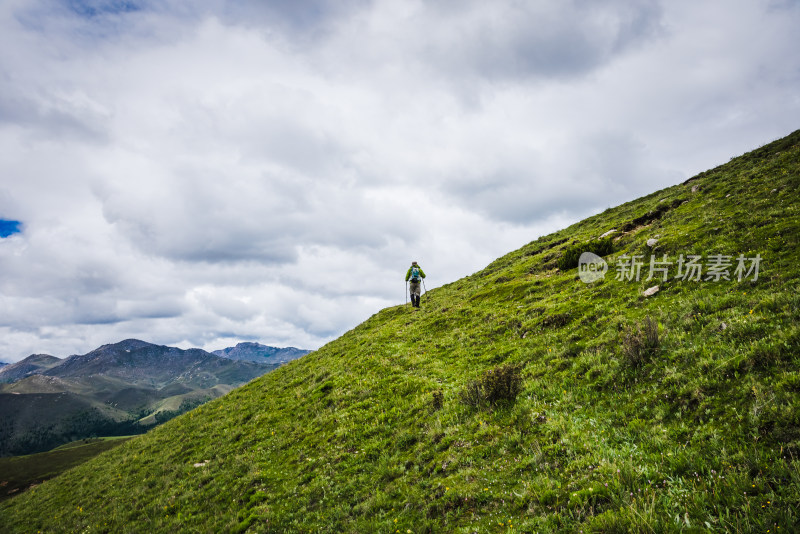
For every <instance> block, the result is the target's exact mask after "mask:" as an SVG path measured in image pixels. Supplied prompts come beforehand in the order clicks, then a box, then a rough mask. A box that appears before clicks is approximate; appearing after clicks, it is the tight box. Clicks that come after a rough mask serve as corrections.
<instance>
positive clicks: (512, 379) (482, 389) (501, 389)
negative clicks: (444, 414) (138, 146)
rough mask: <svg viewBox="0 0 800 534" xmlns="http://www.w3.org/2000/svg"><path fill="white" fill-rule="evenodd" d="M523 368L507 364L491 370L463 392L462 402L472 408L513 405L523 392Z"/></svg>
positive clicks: (461, 394) (467, 386)
mask: <svg viewBox="0 0 800 534" xmlns="http://www.w3.org/2000/svg"><path fill="white" fill-rule="evenodd" d="M522 367H523V366H522V365H521V364H506V365H500V366H498V367H495V368H493V369H489V370H488V371H486V372H485V373H483V375H482V376H481V377H480V378H478V379H477V380H473V381H471V382H470V383H468V384H467V385H466V387H464V389H463V390H461V392H460V394H459V397H460V399H461V402H462V403H463V404H466V405H467V406H470V407H472V408H481V407H484V406H487V405H488V406H492V407H494V406H497V405H498V404H505V403H513V402H514V401H515V400H516V399H517V395H519V394H520V392H521V391H522Z"/></svg>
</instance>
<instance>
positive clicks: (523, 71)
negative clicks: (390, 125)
mask: <svg viewBox="0 0 800 534" xmlns="http://www.w3.org/2000/svg"><path fill="white" fill-rule="evenodd" d="M430 5H431V6H432V10H433V11H434V12H436V13H437V14H438V21H439V22H440V23H441V28H440V30H439V31H437V32H436V33H435V34H433V35H431V36H430V38H429V39H427V40H426V42H427V45H426V46H425V48H426V49H427V51H428V52H429V53H430V57H432V58H433V60H434V61H435V62H436V65H437V67H440V68H441V69H443V70H444V71H447V72H452V73H453V75H454V76H459V77H460V76H464V75H472V76H477V77H478V78H485V79H489V80H500V81H502V80H525V79H530V80H536V79H542V78H546V79H549V78H554V79H569V78H573V77H580V76H584V75H586V74H587V73H589V72H592V71H593V70H595V69H597V68H599V67H601V66H602V65H604V64H605V63H607V62H609V61H611V60H613V58H614V57H615V56H616V55H618V54H621V53H624V52H626V51H628V50H630V49H635V48H637V47H639V46H642V45H643V44H644V43H646V42H648V41H650V40H652V39H653V38H654V37H656V36H658V35H659V34H660V33H661V18H662V9H661V5H660V2H658V1H655V0H650V1H644V2H629V1H605V2H596V1H585V0H573V1H565V2H510V3H502V4H501V3H496V2H468V3H462V2H445V3H436V2H433V3H431V4H430ZM431 30H432V31H433V28H431Z"/></svg>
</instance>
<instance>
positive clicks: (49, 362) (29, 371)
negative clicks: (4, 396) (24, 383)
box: [0, 354, 63, 384]
mask: <svg viewBox="0 0 800 534" xmlns="http://www.w3.org/2000/svg"><path fill="white" fill-rule="evenodd" d="M62 361H63V360H61V359H60V358H56V357H55V356H50V355H49V354H31V355H30V356H28V357H27V358H25V359H24V360H20V361H18V362H16V363H10V364H7V365H4V366H3V367H0V384H10V383H11V382H16V381H17V380H22V379H23V378H27V377H29V376H32V375H36V374H41V373H43V372H45V371H47V370H48V369H50V368H52V367H55V366H56V365H58V364H60V363H61V362H62Z"/></svg>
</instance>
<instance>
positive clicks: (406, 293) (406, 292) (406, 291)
mask: <svg viewBox="0 0 800 534" xmlns="http://www.w3.org/2000/svg"><path fill="white" fill-rule="evenodd" d="M404 291H405V295H406V304H408V280H406V288H405V290H404Z"/></svg>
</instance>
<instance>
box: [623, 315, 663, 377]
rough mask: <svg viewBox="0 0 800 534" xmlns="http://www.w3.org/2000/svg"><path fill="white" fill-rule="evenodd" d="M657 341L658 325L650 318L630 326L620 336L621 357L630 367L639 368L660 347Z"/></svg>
mask: <svg viewBox="0 0 800 534" xmlns="http://www.w3.org/2000/svg"><path fill="white" fill-rule="evenodd" d="M660 344H661V343H660V341H659V339H658V323H657V322H656V321H654V320H653V319H652V318H651V317H650V316H647V317H645V318H644V320H643V321H642V322H641V323H639V324H637V325H636V326H635V327H633V326H631V327H628V329H627V330H626V331H625V333H624V334H623V336H622V355H623V356H624V357H625V362H626V363H627V364H628V365H630V366H631V367H634V368H636V367H641V366H642V365H644V364H645V363H647V362H648V361H650V359H651V358H652V356H653V355H654V354H655V353H656V351H657V350H658V348H659V346H660Z"/></svg>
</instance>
